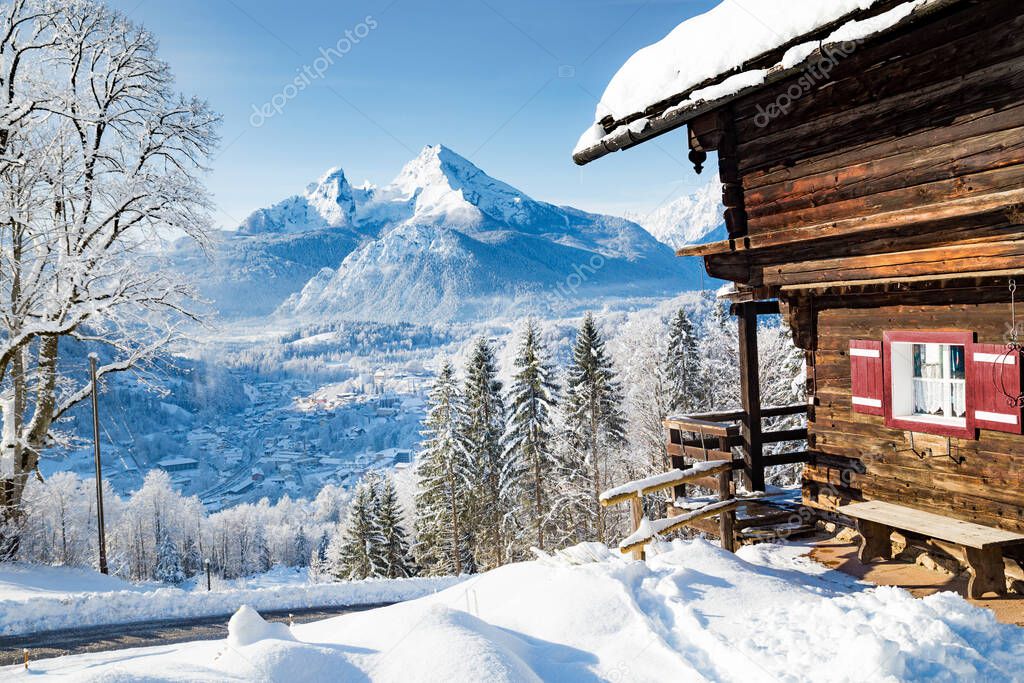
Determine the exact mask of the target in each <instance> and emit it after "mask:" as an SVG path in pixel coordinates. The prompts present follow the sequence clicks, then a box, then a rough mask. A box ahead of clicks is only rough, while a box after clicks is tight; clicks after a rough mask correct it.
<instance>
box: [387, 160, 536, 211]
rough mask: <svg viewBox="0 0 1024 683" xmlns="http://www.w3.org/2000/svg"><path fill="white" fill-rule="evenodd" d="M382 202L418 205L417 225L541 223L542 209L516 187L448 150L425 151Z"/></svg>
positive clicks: (407, 168) (407, 166)
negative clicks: (537, 215) (440, 222)
mask: <svg viewBox="0 0 1024 683" xmlns="http://www.w3.org/2000/svg"><path fill="white" fill-rule="evenodd" d="M380 194H381V197H382V198H383V197H387V198H389V199H391V200H392V201H406V202H410V203H411V204H412V205H413V217H412V218H413V219H414V220H415V221H416V222H431V223H434V222H438V221H439V220H441V221H443V222H444V223H446V224H449V225H453V226H458V227H463V228H474V227H479V226H480V225H482V224H483V223H484V222H485V221H486V220H487V219H488V218H490V219H491V220H493V221H497V222H499V223H502V224H504V225H508V226H523V225H527V224H529V223H532V222H534V221H535V220H536V214H537V212H538V210H541V209H542V207H541V205H539V204H538V203H537V202H535V201H534V200H532V199H530V198H529V197H528V196H527V195H525V194H524V193H523V192H520V191H519V190H517V189H516V188H514V187H512V186H511V185H508V184H507V183H503V182H501V181H500V180H496V179H494V178H492V177H491V176H489V175H487V174H486V173H484V172H483V171H482V170H480V168H478V167H477V166H476V165H475V164H473V162H471V161H469V160H468V159H466V158H465V157H463V156H461V155H460V154H458V153H456V152H454V151H452V150H451V149H449V148H448V147H445V146H444V145H431V146H428V147H425V148H424V149H423V151H422V152H420V154H419V155H418V156H417V157H416V158H415V159H413V160H412V161H410V162H409V163H408V164H406V165H405V167H404V168H403V169H402V171H401V173H399V174H398V176H397V177H396V178H395V180H394V182H392V183H391V185H389V186H388V187H387V188H384V190H382V191H381V193H380Z"/></svg>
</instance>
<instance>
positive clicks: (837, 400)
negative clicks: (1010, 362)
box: [804, 293, 1024, 532]
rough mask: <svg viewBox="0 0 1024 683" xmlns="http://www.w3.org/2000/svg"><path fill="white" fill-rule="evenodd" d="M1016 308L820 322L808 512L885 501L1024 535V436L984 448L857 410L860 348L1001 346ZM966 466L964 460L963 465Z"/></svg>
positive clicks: (839, 312) (826, 313) (826, 317)
mask: <svg viewBox="0 0 1024 683" xmlns="http://www.w3.org/2000/svg"><path fill="white" fill-rule="evenodd" d="M1006 297H1007V303H1005V304H1002V303H988V304H954V305H906V304H896V303H892V304H890V305H887V306H882V307H879V308H870V307H868V308H834V309H825V310H819V311H818V313H817V318H818V320H817V327H818V337H817V348H816V349H815V350H814V352H813V356H814V391H815V397H816V399H817V406H816V407H815V410H814V416H813V419H812V420H811V421H810V425H809V433H810V441H811V443H812V444H813V448H814V450H816V451H818V452H819V453H822V454H823V456H822V457H820V458H819V459H818V461H817V463H816V464H815V465H809V466H808V467H807V468H806V469H805V472H804V497H805V502H807V503H808V504H810V505H812V506H816V507H820V508H822V509H826V510H834V508H835V506H836V505H837V504H843V503H846V502H849V501H852V500H864V499H868V500H871V499H879V500H886V501H890V502H894V503H901V504H905V505H908V506H910V507H914V508H918V509H921V510H926V511H930V512H936V513H938V514H944V515H948V516H952V517H957V518H960V519H966V520H970V521H974V522H977V523H980V524H987V525H990V526H997V527H1001V528H1004V529H1009V530H1012V531H1019V532H1024V436H1020V435H1012V434H1003V433H999V432H990V431H987V430H981V431H980V432H979V435H980V438H979V439H978V440H966V439H952V440H951V446H952V453H947V441H946V438H945V437H937V436H928V435H923V434H915V436H914V447H915V448H916V450H917V451H918V452H923V451H925V450H926V449H931V454H930V455H929V456H927V457H919V456H918V455H916V454H914V453H913V452H911V450H910V448H911V442H910V435H909V433H908V432H903V431H900V430H894V429H889V428H887V427H886V426H885V424H884V419H883V418H882V417H876V416H872V415H865V414H861V413H854V412H853V410H852V406H851V402H850V358H849V342H850V339H881V338H882V334H883V333H884V332H885V331H886V330H891V329H954V328H960V329H964V328H967V329H971V330H973V331H975V332H977V334H978V340H979V341H980V342H983V343H996V344H1001V343H1003V342H1004V335H1005V334H1006V324H1007V322H1008V320H1009V303H1008V301H1009V294H1008V293H1007V295H1006ZM956 460H961V462H960V464H958V463H957V462H956Z"/></svg>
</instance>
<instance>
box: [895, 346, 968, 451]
mask: <svg viewBox="0 0 1024 683" xmlns="http://www.w3.org/2000/svg"><path fill="white" fill-rule="evenodd" d="M973 343H974V335H973V334H972V333H969V332H887V333H886V334H885V344H884V363H883V365H884V373H885V380H884V390H885V394H886V396H885V399H886V400H885V401H884V404H885V405H884V409H885V411H884V412H885V418H886V424H887V425H889V426H890V427H898V428H900V429H906V430H910V431H918V432H926V433H932V434H942V435H947V436H961V437H963V436H968V437H969V436H971V435H972V434H973V430H974V421H973V420H972V419H971V415H970V413H969V406H968V401H969V398H968V397H969V396H970V392H969V391H968V370H967V363H968V351H969V349H971V348H973Z"/></svg>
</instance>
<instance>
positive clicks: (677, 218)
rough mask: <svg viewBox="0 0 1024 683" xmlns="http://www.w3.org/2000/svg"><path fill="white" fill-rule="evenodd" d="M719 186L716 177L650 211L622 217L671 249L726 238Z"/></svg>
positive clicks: (630, 213)
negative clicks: (642, 228) (639, 226)
mask: <svg viewBox="0 0 1024 683" xmlns="http://www.w3.org/2000/svg"><path fill="white" fill-rule="evenodd" d="M723 211H724V208H723V207H722V184H721V183H720V182H719V180H718V174H715V177H713V178H712V179H711V180H710V181H709V182H708V183H707V184H706V185H704V186H703V187H701V188H699V189H698V190H697V191H696V192H694V193H692V194H687V195H683V196H682V197H678V198H676V199H674V200H672V201H670V202H668V203H666V204H662V205H661V206H659V207H658V208H656V209H654V210H653V211H649V212H646V213H641V212H627V213H626V214H625V217H626V219H627V220H631V221H633V222H635V223H639V224H640V225H642V226H644V228H645V229H646V230H647V232H649V233H651V234H652V235H654V236H655V237H656V238H657V239H658V241H660V242H663V243H665V244H667V245H668V246H670V247H672V248H673V249H679V248H680V247H685V246H686V245H688V244H702V243H705V242H715V241H718V240H724V239H727V238H728V232H727V231H726V229H725V223H724V222H723V221H722V213H723Z"/></svg>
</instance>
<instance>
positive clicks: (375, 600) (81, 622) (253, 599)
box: [0, 567, 460, 636]
mask: <svg viewBox="0 0 1024 683" xmlns="http://www.w3.org/2000/svg"><path fill="white" fill-rule="evenodd" d="M37 569H39V570H40V571H41V572H42V573H43V574H45V573H46V572H45V570H46V569H54V568H48V567H47V568H43V567H38V568H37ZM83 573H85V572H83ZM0 576H2V574H0ZM100 576H102V575H100ZM110 580H111V582H117V583H123V582H120V581H119V580H117V579H110ZM459 581H460V579H457V578H415V579H395V580H384V579H368V580H366V581H351V582H343V583H313V584H310V583H295V584H288V583H279V584H274V585H271V586H268V587H264V588H248V589H235V590H224V591H212V592H206V591H202V590H198V591H186V590H181V589H180V588H157V589H152V588H150V589H149V590H146V589H145V588H138V587H134V586H131V585H130V584H125V586H128V588H127V589H125V590H116V589H115V590H111V589H110V588H107V589H100V588H98V587H97V588H93V589H92V590H93V591H95V590H103V592H65V593H63V594H58V595H56V596H53V597H47V596H46V595H45V593H43V592H41V591H35V592H26V593H25V594H23V595H21V596H20V597H13V596H15V595H16V593H15V592H13V591H3V592H0V597H2V598H3V599H0V635H4V636H11V635H22V634H27V633H37V632H39V631H51V630H56V629H63V628H72V627H77V626H99V625H104V624H122V623H130V622H138V621H152V620H157V619H185V618H195V617H209V616H217V615H219V614H231V613H233V612H234V611H235V610H237V609H238V608H239V607H240V606H242V605H251V606H252V607H253V608H255V609H257V610H263V611H277V610H291V609H295V610H297V609H306V608H312V607H343V606H349V605H351V606H356V605H376V604H380V603H388V602H399V601H402V600H412V599H415V598H420V597H423V596H424V595H429V594H431V593H435V592H437V591H440V590H444V589H446V588H448V587H450V586H452V585H454V584H456V583H458V582H459ZM73 585H77V586H82V585H85V584H73ZM114 585H117V584H114ZM86 590H89V589H86Z"/></svg>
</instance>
